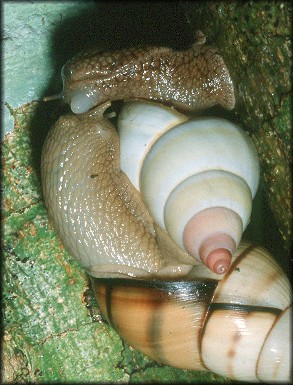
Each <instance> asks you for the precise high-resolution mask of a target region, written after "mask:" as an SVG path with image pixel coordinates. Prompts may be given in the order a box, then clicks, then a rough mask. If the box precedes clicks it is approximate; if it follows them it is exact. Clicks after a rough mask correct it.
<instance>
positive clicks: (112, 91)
mask: <svg viewBox="0 0 293 385" xmlns="http://www.w3.org/2000/svg"><path fill="white" fill-rule="evenodd" d="M62 77H63V92H62V93H61V95H60V96H61V97H63V98H64V100H65V101H66V102H67V103H69V104H70V105H71V109H72V111H73V112H74V113H83V112H86V111H88V110H89V109H90V108H92V107H94V106H96V105H98V104H101V103H103V102H105V101H107V100H117V99H122V100H129V99H148V100H150V99H151V100H156V101H161V102H162V101H163V102H166V101H168V103H170V104H172V105H177V106H180V107H182V108H184V109H191V110H192V109H193V110H199V109H204V108H208V107H211V106H213V105H216V104H219V105H221V106H223V107H224V108H227V109H233V108H234V105H235V98H234V88H233V83H232V80H231V77H230V74H229V72H228V69H227V67H226V65H225V63H224V61H223V59H222V57H221V56H220V55H219V54H218V52H217V50H216V49H215V48H213V47H208V46H204V45H201V44H193V45H192V47H191V48H190V49H188V50H184V51H176V50H173V49H170V48H165V47H145V48H129V49H125V50H120V51H114V52H110V53H109V52H107V53H101V52H99V51H98V50H92V51H87V52H83V53H80V54H77V55H76V56H75V57H74V58H73V59H71V60H70V61H69V62H67V63H66V64H65V66H64V67H63V69H62ZM48 99H49V98H48ZM48 99H47V100H48Z"/></svg>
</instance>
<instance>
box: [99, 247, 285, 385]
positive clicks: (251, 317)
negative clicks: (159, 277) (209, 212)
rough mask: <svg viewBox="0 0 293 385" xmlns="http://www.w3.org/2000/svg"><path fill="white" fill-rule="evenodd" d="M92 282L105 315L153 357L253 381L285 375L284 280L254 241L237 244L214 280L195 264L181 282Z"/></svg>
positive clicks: (169, 363) (211, 275) (134, 343)
mask: <svg viewBox="0 0 293 385" xmlns="http://www.w3.org/2000/svg"><path fill="white" fill-rule="evenodd" d="M252 266H253V269H252ZM258 266H259V267H258ZM248 271H249V272H250V273H249V285H250V286H247V273H248ZM92 281H93V285H94V290H95V295H96V298H97V300H98V303H99V305H100V308H101V310H102V312H103V314H104V316H105V318H106V319H107V320H108V321H109V322H110V324H111V325H112V326H113V327H114V328H115V329H116V330H117V332H118V333H119V334H120V335H121V336H122V337H123V338H124V339H125V340H126V341H128V342H129V343H130V344H131V345H132V346H134V347H136V348H138V349H139V350H141V351H143V352H144V353H145V354H147V355H149V356H151V357H152V358H154V359H156V360H157V361H159V362H162V363H165V364H168V365H172V366H176V367H180V368H184V369H193V370H211V371H214V372H216V373H218V374H221V375H224V376H228V377H229V378H231V379H237V380H246V381H253V382H255V381H265V380H268V379H269V380H270V381H279V380H283V381H285V380H287V379H289V378H290V346H289V345H290V340H288V339H287V338H286V337H287V333H288V330H289V323H287V324H286V325H285V323H286V322H289V318H288V317H289V316H291V312H292V310H289V306H290V301H291V298H290V284H289V282H288V279H287V278H286V276H285V275H284V274H283V272H282V270H281V269H280V268H279V267H278V265H277V264H276V262H275V261H274V259H273V258H272V256H271V255H270V254H269V253H268V252H267V251H265V250H264V249H262V248H260V247H255V246H251V245H248V244H241V245H240V247H239V248H238V249H237V252H236V254H235V255H234V256H233V263H232V266H231V268H230V269H229V271H228V272H227V273H226V274H225V275H224V276H223V278H222V279H221V280H220V281H219V280H218V276H217V275H216V274H213V273H212V272H211V271H208V270H203V269H202V267H201V266H197V267H195V268H194V269H193V271H192V272H190V274H189V278H188V279H187V280H185V281H184V282H182V281H179V282H178V281H173V282H172V281H169V282H164V281H151V282H146V281H137V280H134V281H133V280H131V281H130V280H123V279H122V280H121V279H117V280H99V279H93V280H92ZM256 285H257V287H258V290H257V292H255V291H254V290H253V288H254V287H255V286H256ZM125 309H127V312H126V314H125ZM278 324H280V325H278ZM275 328H276V329H275ZM275 335H276V339H275V338H274V337H275ZM272 347H273V349H272ZM268 351H269V352H268ZM276 357H278V359H275V358H276ZM280 358H281V363H280Z"/></svg>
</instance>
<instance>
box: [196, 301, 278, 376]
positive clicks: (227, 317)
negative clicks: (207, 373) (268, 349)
mask: <svg viewBox="0 0 293 385" xmlns="http://www.w3.org/2000/svg"><path fill="white" fill-rule="evenodd" d="M279 313H280V311H279V310H278V309H274V308H261V307H259V306H256V307H254V306H248V305H243V306H240V305H238V304H237V305H232V304H219V303H217V304H212V305H211V306H210V308H209V313H208V316H207V319H206V322H205V325H204V328H203V333H202V336H201V337H202V343H201V348H202V349H201V354H202V359H203V362H204V364H205V366H206V367H207V368H208V369H209V370H211V371H214V372H216V373H218V374H220V375H223V376H227V377H229V378H231V379H237V380H246V381H258V378H257V375H256V363H257V359H258V357H259V354H260V351H261V349H262V345H263V341H264V340H265V338H266V336H267V334H268V333H269V331H270V330H271V328H272V325H273V324H274V322H275V319H276V318H277V314H279ZM215 347H216V348H215Z"/></svg>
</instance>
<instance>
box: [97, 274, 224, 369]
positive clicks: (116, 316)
mask: <svg viewBox="0 0 293 385" xmlns="http://www.w3.org/2000/svg"><path fill="white" fill-rule="evenodd" d="M93 284H94V288H95V294H96V297H97V301H98V303H99V305H100V308H101V310H102V312H103V313H104V311H105V312H106V314H104V315H105V317H106V318H107V319H108V320H109V322H110V323H111V324H112V326H113V327H114V329H115V330H116V331H117V332H118V333H119V335H120V336H121V337H122V338H123V339H125V341H127V342H128V343H129V344H130V345H131V346H133V347H135V348H138V349H139V350H140V351H142V352H143V353H145V354H147V355H149V356H150V357H152V358H153V359H155V360H157V361H159V362H161V363H164V364H167V365H172V366H177V367H181V368H185V369H193V370H205V367H204V365H203V364H202V360H201V357H200V353H199V338H198V336H199V334H200V331H201V328H202V324H203V321H204V318H205V316H206V312H207V309H208V304H209V303H210V300H211V298H212V296H213V293H214V290H215V287H216V285H217V281H216V280H206V281H198V282H164V281H150V282H147V281H140V280H128V279H118V278H117V279H102V280H100V279H97V278H94V279H93ZM101 287H103V288H104V289H102V290H101V289H100V288H101ZM106 287H107V289H105V288H106ZM107 292H108V293H111V294H107ZM107 301H108V304H106V302H107Z"/></svg>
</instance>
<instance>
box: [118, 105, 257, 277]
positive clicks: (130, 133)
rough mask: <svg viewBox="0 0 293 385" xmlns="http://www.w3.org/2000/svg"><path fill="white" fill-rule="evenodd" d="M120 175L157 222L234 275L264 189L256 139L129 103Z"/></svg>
mask: <svg viewBox="0 0 293 385" xmlns="http://www.w3.org/2000/svg"><path fill="white" fill-rule="evenodd" d="M117 128H118V132H119V136H120V161H121V169H122V170H123V171H124V172H125V173H126V174H127V176H128V177H129V179H130V181H131V182H132V184H133V185H134V186H135V187H136V188H137V189H138V190H139V191H140V192H141V194H142V197H143V199H144V201H145V203H146V205H147V207H148V209H149V211H150V213H151V215H152V216H153V218H154V219H155V221H156V222H157V223H158V224H159V226H161V227H162V228H163V229H166V230H167V232H168V234H169V235H170V236H171V238H172V239H173V240H174V241H175V243H176V244H177V245H178V246H179V247H180V248H181V249H183V250H184V251H186V252H188V253H189V254H190V255H192V256H194V257H195V258H197V259H198V260H202V261H203V262H204V263H205V264H206V265H207V266H208V267H209V268H210V269H211V270H213V271H215V272H218V273H223V272H225V271H226V270H227V268H228V266H229V264H230V260H231V255H232V254H233V253H234V251H235V250H236V248H237V246H238V244H239V242H240V239H241V237H242V233H243V231H244V230H245V228H246V227H247V225H248V223H249V220H250V215H251V208H252V198H253V197H254V195H255V193H256V190H257V187H258V183H259V162H258V157H257V152H256V149H255V147H254V145H253V142H252V140H251V139H250V138H249V136H248V135H247V134H246V133H245V132H244V131H243V130H242V129H241V128H240V127H239V126H237V125H235V124H233V123H231V122H228V121H227V120H224V119H219V118H197V119H192V120H187V117H186V116H184V115H182V114H179V113H178V112H177V111H176V110H174V109H171V108H167V107H165V106H162V105H158V104H152V103H141V102H133V103H130V104H126V105H125V107H124V108H123V109H122V112H121V114H120V116H119V120H118V125H117Z"/></svg>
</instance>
